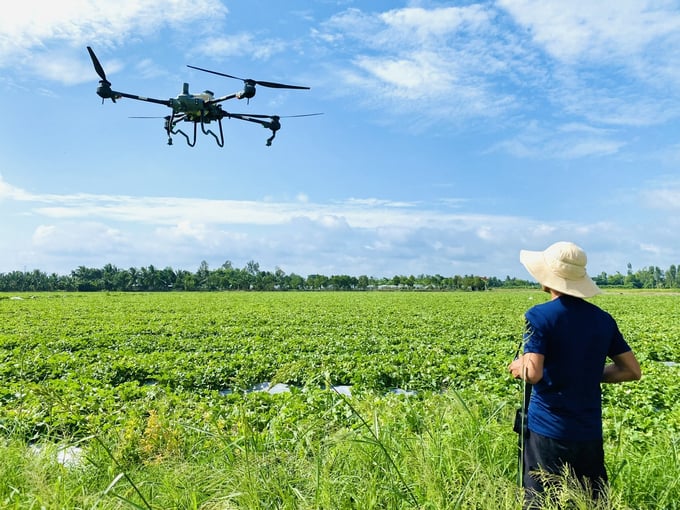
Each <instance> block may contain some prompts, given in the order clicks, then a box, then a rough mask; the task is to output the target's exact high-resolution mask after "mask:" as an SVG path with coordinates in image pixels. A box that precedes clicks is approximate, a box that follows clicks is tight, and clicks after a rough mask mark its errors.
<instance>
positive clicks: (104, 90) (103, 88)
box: [87, 46, 122, 103]
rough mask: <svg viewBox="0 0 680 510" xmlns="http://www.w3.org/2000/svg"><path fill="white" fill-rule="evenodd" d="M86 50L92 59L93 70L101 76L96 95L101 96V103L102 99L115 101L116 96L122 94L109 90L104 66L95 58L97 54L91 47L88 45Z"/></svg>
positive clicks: (109, 85) (109, 84) (109, 86)
mask: <svg viewBox="0 0 680 510" xmlns="http://www.w3.org/2000/svg"><path fill="white" fill-rule="evenodd" d="M87 51H88V53H89V54H90V58H91V59H92V64H93V65H94V70H95V71H96V72H97V74H98V75H99V77H100V78H101V80H99V87H97V95H98V96H99V97H101V98H102V103H103V102H104V99H110V100H111V101H113V102H114V103H115V102H116V98H119V97H122V96H121V95H120V94H119V93H117V92H115V93H114V92H113V91H112V90H111V82H110V81H109V80H107V79H106V73H105V72H104V68H103V67H102V65H101V63H99V59H98V58H97V55H95V54H94V51H93V50H92V48H90V47H89V46H88V47H87Z"/></svg>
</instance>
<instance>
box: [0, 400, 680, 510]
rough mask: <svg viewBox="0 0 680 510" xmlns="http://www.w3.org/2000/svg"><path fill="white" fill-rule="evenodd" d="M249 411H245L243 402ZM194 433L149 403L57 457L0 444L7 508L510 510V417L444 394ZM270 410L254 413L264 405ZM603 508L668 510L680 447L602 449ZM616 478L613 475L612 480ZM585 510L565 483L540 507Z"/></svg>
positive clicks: (305, 411)
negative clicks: (605, 465)
mask: <svg viewBox="0 0 680 510" xmlns="http://www.w3.org/2000/svg"><path fill="white" fill-rule="evenodd" d="M249 399H250V400H249ZM228 405H229V406H230V408H229V409H221V410H220V407H219V406H215V407H214V408H212V409H209V410H206V412H205V413H204V415H203V419H202V420H200V421H196V420H193V421H192V420H189V419H188V418H187V416H186V415H184V414H183V413H182V412H181V410H180V409H177V408H175V407H172V406H169V405H164V404H163V403H162V402H160V403H157V405H156V406H155V408H154V409H150V410H149V412H147V413H146V414H144V415H139V416H129V417H128V421H127V422H124V423H123V425H122V426H121V427H120V428H118V429H111V430H109V431H108V432H106V433H102V434H101V435H96V436H94V437H92V438H90V439H89V440H86V441H81V442H80V443H79V445H78V446H80V447H83V454H82V456H81V457H80V460H79V461H78V462H76V463H72V464H70V465H63V464H62V463H60V462H59V458H58V456H57V452H58V448H59V445H56V444H51V443H49V442H45V443H41V444H40V445H39V447H36V445H28V444H27V443H26V442H25V441H24V440H22V439H20V438H18V437H15V436H13V435H12V434H7V435H6V436H5V439H4V440H2V442H0V458H1V459H2V461H1V462H0V507H2V508H8V509H31V508H35V509H41V508H45V509H65V508H68V509H70V508H73V509H81V508H82V509H93V508H97V509H123V508H128V509H129V508H141V509H147V510H151V509H153V510H156V509H164V510H167V509H196V510H198V509H201V510H217V509H253V510H254V509H262V508H276V509H299V510H306V509H334V510H337V509H366V510H368V509H395V510H396V509H412V508H418V509H457V508H460V509H471V508H474V509H494V510H500V509H519V508H521V491H520V489H518V487H517V485H516V470H517V457H516V454H517V451H516V441H517V438H516V435H515V434H514V433H513V432H512V430H511V416H512V413H513V409H514V405H510V404H508V403H505V402H503V401H498V400H494V399H492V398H490V397H489V398H481V399H480V398H479V396H478V395H477V396H476V397H475V398H474V400H472V398H468V397H466V396H465V395H461V394H459V393H456V392H455V391H450V392H446V393H442V394H436V393H433V394H427V395H419V396H416V397H404V396H396V395H388V396H376V395H373V394H365V395H357V396H354V397H342V396H339V395H334V394H332V392H329V391H325V392H322V391H321V390H315V391H312V392H302V391H300V392H293V393H291V394H287V395H277V396H252V397H247V398H244V399H242V400H234V401H231V402H230V403H229V404H228ZM263 406H264V407H266V408H267V409H269V410H270V411H273V412H269V413H264V414H266V415H267V418H266V419H265V420H263V419H262V413H261V412H259V413H257V412H253V411H254V410H255V409H256V408H257V409H259V410H260V411H262V407H263ZM606 446H607V452H608V460H609V464H610V466H614V467H615V469H616V474H615V476H613V477H612V478H613V485H612V488H611V497H610V501H609V503H608V504H607V505H603V504H601V505H600V506H599V507H598V508H616V509H626V508H634V509H640V510H643V509H652V508H653V509H675V508H678V501H680V486H679V485H678V473H679V472H680V470H679V467H680V466H679V461H678V448H679V445H678V439H677V438H673V437H670V438H669V437H664V438H659V439H655V438H653V437H650V438H646V440H645V441H644V442H642V440H641V439H640V438H639V437H637V436H630V435H627V434H626V433H622V434H620V436H619V437H618V438H617V439H616V440H612V442H608V443H607V445H606ZM611 471H612V468H611V467H610V473H611ZM560 505H561V507H562V508H576V509H588V508H595V506H594V505H593V504H592V502H589V501H588V500H587V498H585V496H584V494H583V492H582V491H581V490H580V488H579V487H578V486H576V485H575V484H572V483H569V482H568V480H567V483H566V484H565V487H564V488H563V489H562V490H560V491H559V492H558V493H557V494H555V495H554V498H553V501H552V502H551V503H547V504H546V508H548V509H549V508H558V507H559V506H560Z"/></svg>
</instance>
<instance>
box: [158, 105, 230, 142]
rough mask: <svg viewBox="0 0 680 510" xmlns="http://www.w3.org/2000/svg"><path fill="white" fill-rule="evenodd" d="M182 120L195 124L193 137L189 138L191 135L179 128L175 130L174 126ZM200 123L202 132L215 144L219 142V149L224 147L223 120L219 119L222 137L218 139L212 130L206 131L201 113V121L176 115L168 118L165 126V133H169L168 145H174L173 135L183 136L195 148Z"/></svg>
mask: <svg viewBox="0 0 680 510" xmlns="http://www.w3.org/2000/svg"><path fill="white" fill-rule="evenodd" d="M182 120H185V121H187V122H192V123H193V124H194V132H193V136H191V137H189V135H187V134H186V133H185V132H184V131H182V130H181V129H179V128H178V129H174V126H175V125H176V124H177V123H178V122H180V121H182ZM199 122H200V123H201V131H202V132H203V134H205V135H211V136H212V137H213V138H214V139H215V142H217V145H218V146H219V147H224V131H223V130H222V119H217V124H218V125H219V127H220V136H219V137H218V136H217V135H216V134H215V133H214V132H213V131H212V130H211V129H206V127H205V125H206V122H205V118H204V116H203V113H201V119H200V121H199V120H192V119H188V118H187V117H186V116H185V115H180V116H178V117H175V115H174V114H173V115H171V116H170V117H169V118H168V120H167V121H166V125H165V131H166V132H167V133H168V145H172V135H182V136H183V137H184V139H185V140H186V142H187V145H188V146H189V147H193V146H195V145H196V135H197V132H198V127H197V125H198V123H199Z"/></svg>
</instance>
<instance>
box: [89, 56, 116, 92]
mask: <svg viewBox="0 0 680 510" xmlns="http://www.w3.org/2000/svg"><path fill="white" fill-rule="evenodd" d="M87 51H88V52H89V53H90V58H91V59H92V64H94V70H95V71H96V72H97V74H98V75H99V77H100V78H101V79H102V84H104V83H106V84H107V85H108V86H111V82H110V81H109V80H107V79H106V73H105V72H104V68H103V67H102V65H101V64H100V63H99V59H98V58H97V55H95V54H94V51H92V48H90V47H89V46H88V47H87Z"/></svg>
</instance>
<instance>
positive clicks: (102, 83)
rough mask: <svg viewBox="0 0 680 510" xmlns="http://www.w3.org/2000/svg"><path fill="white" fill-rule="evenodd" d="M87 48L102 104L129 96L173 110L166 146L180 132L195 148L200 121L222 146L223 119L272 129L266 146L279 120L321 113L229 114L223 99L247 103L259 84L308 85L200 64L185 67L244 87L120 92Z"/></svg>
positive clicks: (167, 125)
mask: <svg viewBox="0 0 680 510" xmlns="http://www.w3.org/2000/svg"><path fill="white" fill-rule="evenodd" d="M87 51H88V53H89V54H90V58H91V59H92V64H93V65H94V70H95V71H96V72H97V75H99V78H100V80H99V86H98V87H97V95H98V96H99V97H101V98H102V103H104V101H105V100H106V99H110V100H111V101H112V102H113V103H115V102H116V100H117V99H121V98H128V99H136V100H138V101H146V102H148V103H155V104H160V105H163V106H167V107H168V108H170V109H172V113H171V114H170V115H167V116H165V117H163V119H165V125H164V129H165V131H166V133H167V134H168V145H172V136H173V135H181V136H183V137H184V139H185V140H186V143H187V145H189V147H194V146H195V145H196V136H197V132H198V126H199V124H200V126H201V131H202V132H203V134H205V135H211V136H212V137H213V138H214V139H215V141H216V142H217V145H218V146H219V147H224V131H223V129H222V119H239V120H244V121H247V122H253V123H256V124H260V125H261V126H263V127H264V128H266V129H269V130H271V132H272V134H271V136H270V137H269V138H267V143H266V145H267V146H270V145H271V144H272V141H273V140H274V138H275V137H276V132H277V131H278V130H279V129H281V122H280V121H281V119H282V118H286V117H288V118H291V117H310V116H314V115H322V114H321V113H307V114H302V115H288V116H286V117H282V116H279V115H260V114H248V113H231V112H228V111H226V110H224V109H223V108H222V104H221V103H223V102H224V101H228V100H230V99H246V103H247V104H249V103H250V99H252V98H253V97H254V96H255V92H256V86H257V85H261V86H263V87H270V88H279V89H298V90H309V87H304V86H300V85H285V84H283V83H275V82H270V81H261V80H253V79H250V78H248V79H243V78H238V77H236V76H232V75H229V74H225V73H219V72H217V71H211V70H209V69H203V68H201V67H195V66H189V65H188V66H187V67H190V68H192V69H197V70H199V71H203V72H206V73H212V74H216V75H219V76H224V77H227V78H233V79H236V80H241V81H242V82H243V90H240V91H238V92H235V93H233V94H228V95H226V96H221V97H215V94H214V93H213V92H211V91H210V90H205V91H203V92H201V93H198V94H192V93H190V92H189V84H188V83H184V84H183V87H182V93H181V94H179V95H178V96H177V97H173V98H170V99H155V98H153V97H145V96H139V95H137V94H128V93H126V92H119V91H117V90H113V89H112V88H111V82H110V81H109V80H108V79H107V78H106V73H105V72H104V68H103V67H102V65H101V63H100V62H99V59H98V58H97V56H96V55H95V53H94V51H93V50H92V48H91V47H90V46H88V47H87ZM180 122H188V123H191V124H193V135H189V134H187V133H185V132H184V131H182V130H181V129H180V128H179V127H178V124H179V123H180ZM211 122H217V125H218V127H219V135H218V134H217V133H215V132H214V131H213V130H212V129H210V128H208V127H207V125H208V124H210V123H211Z"/></svg>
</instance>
